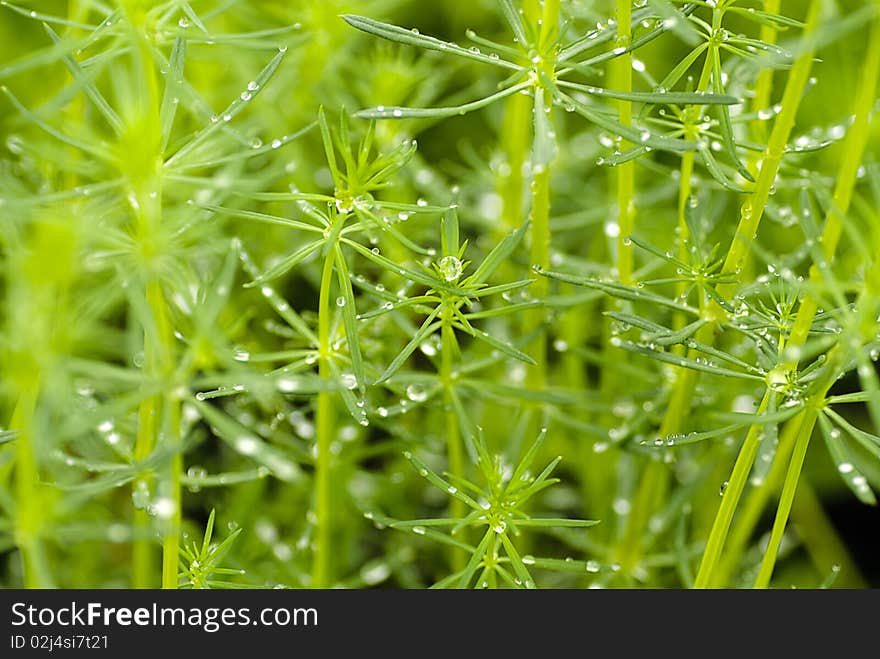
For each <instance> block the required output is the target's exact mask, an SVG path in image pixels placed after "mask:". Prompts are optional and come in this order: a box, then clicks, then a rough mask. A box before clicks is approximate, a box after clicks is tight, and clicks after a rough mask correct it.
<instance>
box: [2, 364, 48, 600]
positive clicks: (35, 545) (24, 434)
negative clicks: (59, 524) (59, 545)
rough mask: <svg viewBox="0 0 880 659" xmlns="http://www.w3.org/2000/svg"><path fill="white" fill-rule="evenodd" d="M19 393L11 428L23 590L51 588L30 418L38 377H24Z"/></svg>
mask: <svg viewBox="0 0 880 659" xmlns="http://www.w3.org/2000/svg"><path fill="white" fill-rule="evenodd" d="M22 380H23V386H22V387H21V389H22V392H21V396H20V397H19V400H18V404H17V405H16V407H15V411H14V412H13V414H12V420H11V422H10V427H11V428H12V429H13V430H15V431H17V432H18V437H17V439H16V441H15V447H16V449H15V450H16V454H15V496H16V526H15V535H16V544H17V545H18V551H19V554H20V555H21V568H22V579H23V582H24V587H25V588H51V587H52V576H51V573H50V571H49V564H48V562H47V561H46V555H45V550H44V547H43V542H42V540H41V538H40V534H41V526H42V524H41V522H42V520H43V519H44V514H45V511H44V510H43V509H42V504H41V503H40V496H41V495H40V474H39V467H38V465H37V458H36V455H35V454H34V428H33V419H34V413H35V411H36V406H37V398H38V396H39V393H38V392H39V386H40V385H39V380H40V378H39V376H38V375H32V376H30V377H23V378H22Z"/></svg>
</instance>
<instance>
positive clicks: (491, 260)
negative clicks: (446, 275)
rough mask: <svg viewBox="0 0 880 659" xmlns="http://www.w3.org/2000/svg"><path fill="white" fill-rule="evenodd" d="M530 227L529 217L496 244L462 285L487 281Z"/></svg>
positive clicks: (472, 284)
mask: <svg viewBox="0 0 880 659" xmlns="http://www.w3.org/2000/svg"><path fill="white" fill-rule="evenodd" d="M528 228H529V220H528V219H527V220H526V221H525V222H523V223H522V225H521V226H520V227H519V228H518V229H515V230H514V231H512V232H511V233H509V234H507V235H506V236H504V238H502V239H501V242H499V243H498V244H497V245H495V247H493V248H492V251H491V252H489V254H487V255H486V258H485V259H483V261H482V263H480V265H478V266H477V269H476V270H474V274H472V275H471V276H470V277H468V278H467V279H466V280H465V281H464V282H462V286H465V287H468V286H479V285H480V284H483V283H485V281H486V280H487V279H489V277H491V276H492V274H493V273H494V272H495V271H496V270H497V269H498V268H499V267H500V266H501V264H502V263H504V262H505V261H506V260H507V257H508V256H510V254H511V253H512V252H513V250H514V249H516V247H517V245H519V244H520V242H522V239H523V237H524V236H525V235H526V230H527V229H528Z"/></svg>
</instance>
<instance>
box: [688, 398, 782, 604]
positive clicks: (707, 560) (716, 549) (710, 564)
mask: <svg viewBox="0 0 880 659" xmlns="http://www.w3.org/2000/svg"><path fill="white" fill-rule="evenodd" d="M769 401H770V396H769V390H768V392H767V393H765V395H764V398H763V399H762V400H761V404H760V405H759V406H758V410H757V413H758V414H763V413H764V412H766V411H767V404H768V403H769ZM760 433H761V427H760V426H752V427H751V428H749V431H748V433H747V434H746V439H745V441H744V442H743V445H742V447H741V448H740V450H739V454H738V455H737V457H736V462H735V463H734V465H733V472H731V474H730V479H729V480H728V482H727V488H726V489H725V490H724V496H723V497H722V499H721V506H720V507H719V508H718V513H717V514H716V515H715V521H714V522H713V523H712V530H711V531H710V532H709V539H708V541H707V542H706V549H705V551H704V552H703V559H702V561H701V562H700V569H699V570H698V572H697V578H696V579H695V580H694V588H708V587H709V585H710V578H711V576H712V573H713V572H714V571H715V566H716V564H717V563H718V559H719V557H720V556H721V550H722V549H723V547H724V542H725V540H726V539H727V532H728V530H729V529H730V523H731V522H732V521H733V515H734V513H735V512H736V509H737V507H738V506H739V501H740V498H741V497H742V493H743V490H744V489H745V487H746V482H747V481H748V477H749V471H750V470H751V468H752V464H753V463H754V462H755V456H756V455H757V454H758V446H759V445H760Z"/></svg>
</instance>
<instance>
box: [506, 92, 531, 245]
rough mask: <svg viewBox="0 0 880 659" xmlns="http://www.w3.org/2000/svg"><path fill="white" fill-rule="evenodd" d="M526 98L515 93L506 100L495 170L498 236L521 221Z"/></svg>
mask: <svg viewBox="0 0 880 659" xmlns="http://www.w3.org/2000/svg"><path fill="white" fill-rule="evenodd" d="M531 111H532V108H531V103H530V101H529V97H528V96H526V95H524V94H514V95H513V96H511V97H510V98H508V99H506V101H505V109H504V123H503V125H502V128H501V135H502V139H501V144H502V145H503V146H502V148H503V153H504V158H503V161H502V165H501V166H500V171H499V173H498V179H499V181H498V194H499V196H500V197H501V217H502V218H503V220H504V221H503V222H502V223H501V225H500V226H499V227H498V239H499V240H500V239H501V238H503V237H504V236H505V235H506V234H507V233H508V232H509V231H512V230H514V229H516V228H517V227H519V226H521V225H522V223H523V166H524V165H525V163H526V160H527V159H528V157H529V130H528V126H529V121H530V115H531Z"/></svg>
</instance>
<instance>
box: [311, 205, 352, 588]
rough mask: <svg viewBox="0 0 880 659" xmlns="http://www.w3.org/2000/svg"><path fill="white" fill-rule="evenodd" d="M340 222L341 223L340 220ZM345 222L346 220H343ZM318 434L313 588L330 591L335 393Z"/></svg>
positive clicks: (327, 398)
mask: <svg viewBox="0 0 880 659" xmlns="http://www.w3.org/2000/svg"><path fill="white" fill-rule="evenodd" d="M337 221H339V220H337ZM342 221H343V222H344V217H343V220H342ZM334 258H335V251H334V250H333V249H331V248H329V247H328V249H327V254H326V256H325V257H324V268H323V271H322V273H321V289H320V292H319V293H318V375H319V376H320V377H321V378H322V379H324V380H328V379H330V378H332V377H333V374H332V370H331V368H330V359H331V356H332V352H331V347H330V320H331V316H330V287H331V286H332V283H333V264H334ZM315 417H316V418H315V426H316V433H317V439H316V442H317V456H316V458H315V550H314V555H313V557H312V582H311V585H312V587H313V588H327V587H329V586H330V584H331V578H332V577H331V570H330V557H331V552H332V530H333V528H332V519H331V515H332V514H333V511H332V507H331V502H330V498H331V491H330V485H331V481H330V475H331V473H330V472H331V468H332V464H331V460H332V456H331V451H330V447H331V444H332V442H333V426H334V414H333V394H332V392H329V391H321V392H319V393H318V403H317V410H316V411H315Z"/></svg>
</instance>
